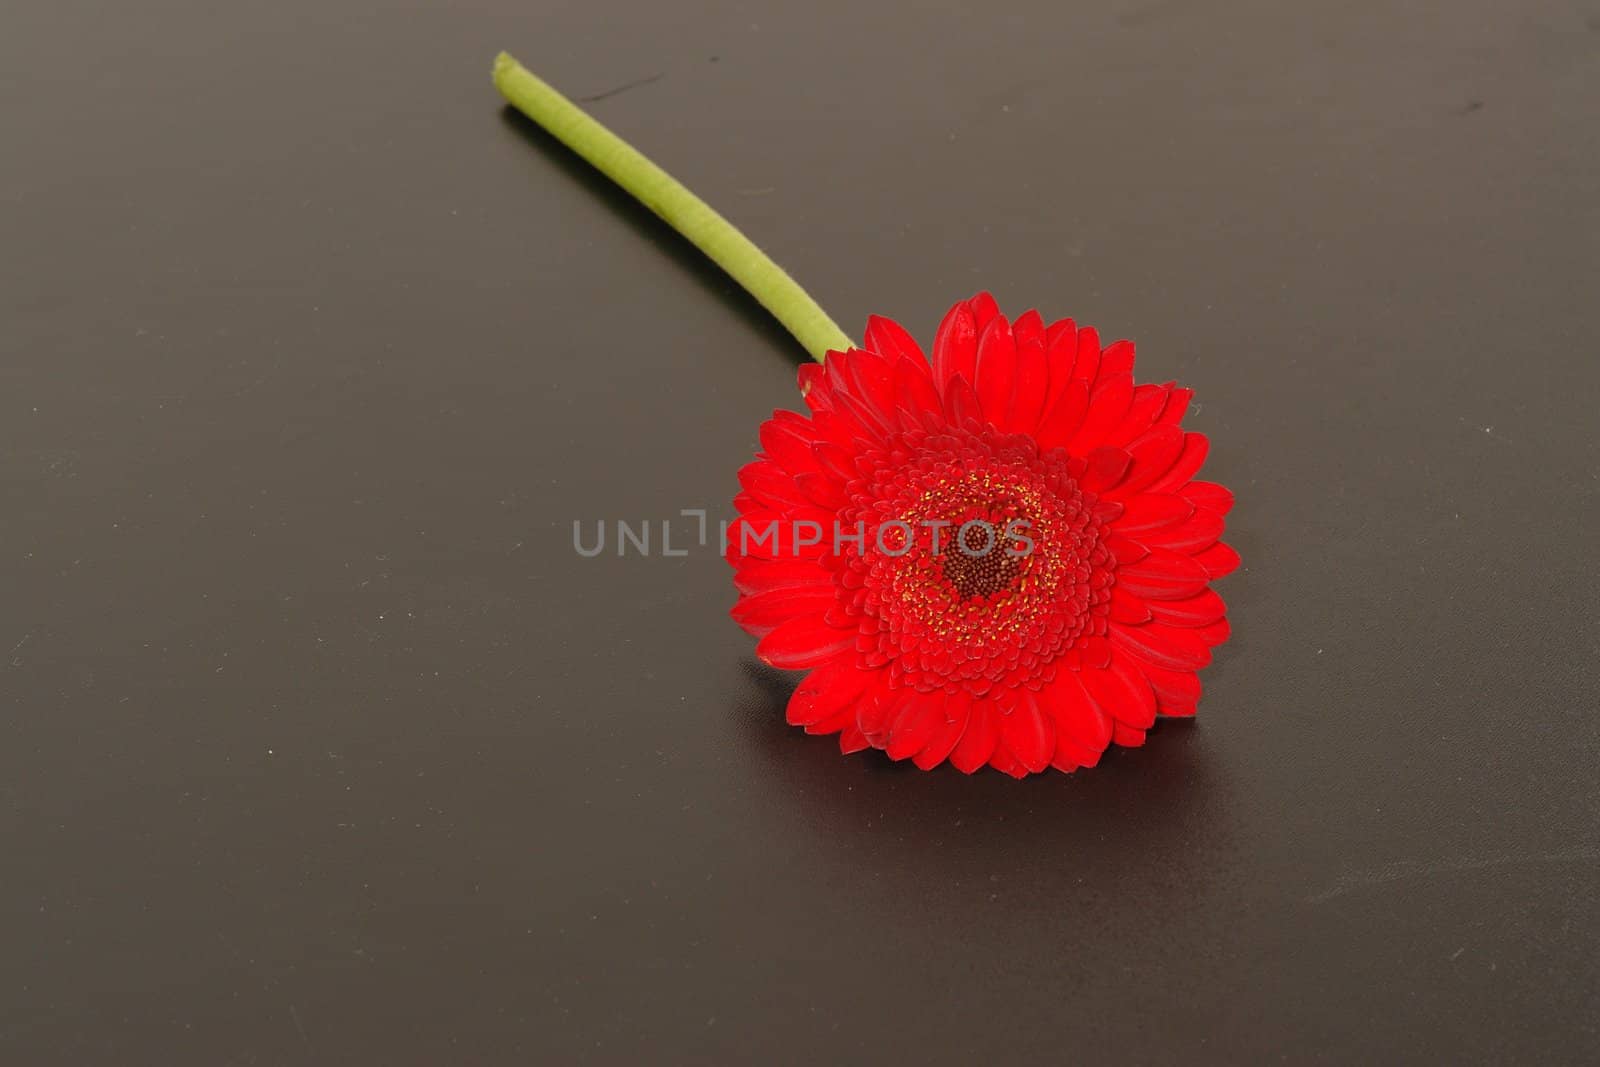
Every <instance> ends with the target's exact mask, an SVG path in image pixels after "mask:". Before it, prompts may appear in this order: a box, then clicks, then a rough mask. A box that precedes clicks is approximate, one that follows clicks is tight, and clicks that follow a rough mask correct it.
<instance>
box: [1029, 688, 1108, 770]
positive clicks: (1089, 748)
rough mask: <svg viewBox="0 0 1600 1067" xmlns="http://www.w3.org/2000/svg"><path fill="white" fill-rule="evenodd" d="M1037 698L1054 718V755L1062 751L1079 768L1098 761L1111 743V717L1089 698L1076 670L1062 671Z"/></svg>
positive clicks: (1058, 755) (1092, 764)
mask: <svg viewBox="0 0 1600 1067" xmlns="http://www.w3.org/2000/svg"><path fill="white" fill-rule="evenodd" d="M1040 700H1041V701H1042V702H1043V703H1044V706H1045V709H1046V710H1047V711H1048V712H1049V713H1050V715H1051V717H1052V718H1053V719H1054V720H1055V727H1056V756H1057V757H1058V758H1059V757H1060V756H1062V755H1063V753H1064V751H1065V754H1067V755H1069V756H1070V757H1071V759H1072V762H1073V763H1076V764H1078V765H1079V766H1082V767H1093V766H1094V765H1095V764H1096V763H1098V762H1099V761H1100V753H1102V752H1104V751H1105V748H1106V745H1108V744H1110V743H1111V717H1110V716H1108V715H1107V714H1106V713H1105V712H1103V711H1101V710H1100V708H1099V706H1098V705H1097V704H1095V702H1094V701H1093V700H1092V699H1090V697H1089V692H1088V690H1086V689H1084V687H1083V683H1082V682H1081V681H1080V680H1079V679H1078V674H1077V672H1073V671H1063V672H1062V673H1061V674H1060V675H1058V676H1057V678H1056V680H1055V681H1054V682H1052V683H1051V684H1050V685H1048V686H1046V687H1045V688H1044V689H1043V690H1042V691H1041V693H1040Z"/></svg>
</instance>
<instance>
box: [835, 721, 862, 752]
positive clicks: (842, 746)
mask: <svg viewBox="0 0 1600 1067" xmlns="http://www.w3.org/2000/svg"><path fill="white" fill-rule="evenodd" d="M866 747H867V737H866V735H865V734H863V733H862V732H861V728H860V727H857V726H846V727H845V728H844V729H843V730H841V731H840V732H839V751H840V752H843V753H844V754H845V755H846V756H848V755H850V753H852V752H860V751H861V750H862V749H864V748H866Z"/></svg>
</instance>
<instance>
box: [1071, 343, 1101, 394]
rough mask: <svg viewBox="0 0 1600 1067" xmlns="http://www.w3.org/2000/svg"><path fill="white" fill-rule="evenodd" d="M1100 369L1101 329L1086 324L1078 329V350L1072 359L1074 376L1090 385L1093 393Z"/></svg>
mask: <svg viewBox="0 0 1600 1067" xmlns="http://www.w3.org/2000/svg"><path fill="white" fill-rule="evenodd" d="M1099 370H1100V331H1098V330H1096V329H1095V328H1094V327H1093V326H1085V327H1083V328H1082V329H1081V330H1079V331H1078V351H1077V352H1076V353H1075V354H1074V357H1073V360H1072V376H1073V377H1074V378H1082V379H1083V380H1084V381H1086V382H1088V383H1089V385H1090V393H1091V395H1092V394H1093V391H1094V390H1093V386H1094V383H1095V378H1096V376H1097V374H1098V373H1099Z"/></svg>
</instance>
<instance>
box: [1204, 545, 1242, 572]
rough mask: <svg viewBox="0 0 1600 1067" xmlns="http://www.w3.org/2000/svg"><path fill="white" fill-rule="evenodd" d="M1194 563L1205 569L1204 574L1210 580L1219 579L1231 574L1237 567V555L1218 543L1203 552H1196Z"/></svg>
mask: <svg viewBox="0 0 1600 1067" xmlns="http://www.w3.org/2000/svg"><path fill="white" fill-rule="evenodd" d="M1193 558H1194V561H1195V562H1196V563H1198V564H1200V566H1202V567H1204V568H1205V572H1206V574H1207V575H1208V576H1210V577H1212V578H1221V577H1224V576H1225V575H1229V574H1232V573H1233V572H1234V570H1235V569H1237V568H1238V566H1239V553H1237V552H1235V551H1234V550H1233V549H1231V548H1229V547H1228V546H1227V545H1225V544H1223V543H1222V542H1221V541H1218V542H1217V543H1216V544H1214V545H1212V546H1211V547H1210V548H1208V549H1206V550H1205V551H1204V552H1197V553H1195V555H1194V557H1193Z"/></svg>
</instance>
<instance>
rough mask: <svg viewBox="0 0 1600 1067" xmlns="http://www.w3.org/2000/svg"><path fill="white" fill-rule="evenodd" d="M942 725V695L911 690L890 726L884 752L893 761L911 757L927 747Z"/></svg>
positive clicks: (943, 722)
mask: <svg viewBox="0 0 1600 1067" xmlns="http://www.w3.org/2000/svg"><path fill="white" fill-rule="evenodd" d="M944 725H945V721H944V700H943V694H933V693H917V692H914V691H913V692H912V694H911V696H910V697H909V698H908V699H907V700H906V703H905V706H904V707H903V708H902V709H901V710H900V714H899V715H897V716H896V717H895V720H894V722H893V723H892V724H891V725H890V727H889V743H888V744H887V745H886V746H885V747H884V750H885V751H886V752H887V753H888V754H889V758H890V759H892V760H903V759H906V758H908V757H910V756H914V755H916V754H917V753H918V752H921V751H922V750H923V749H924V748H925V747H927V744H928V742H929V741H931V740H932V739H933V735H934V733H935V732H936V731H938V730H939V729H940V728H941V727H943V726H944Z"/></svg>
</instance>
